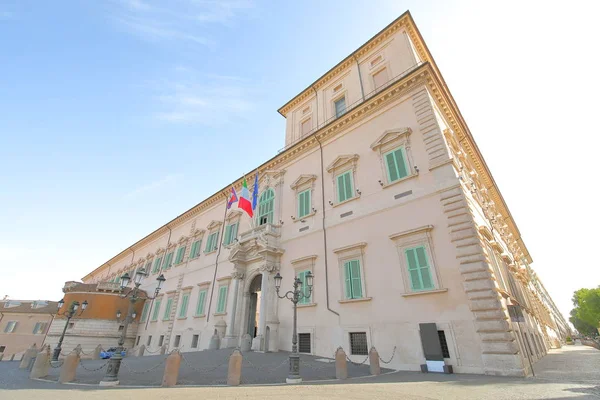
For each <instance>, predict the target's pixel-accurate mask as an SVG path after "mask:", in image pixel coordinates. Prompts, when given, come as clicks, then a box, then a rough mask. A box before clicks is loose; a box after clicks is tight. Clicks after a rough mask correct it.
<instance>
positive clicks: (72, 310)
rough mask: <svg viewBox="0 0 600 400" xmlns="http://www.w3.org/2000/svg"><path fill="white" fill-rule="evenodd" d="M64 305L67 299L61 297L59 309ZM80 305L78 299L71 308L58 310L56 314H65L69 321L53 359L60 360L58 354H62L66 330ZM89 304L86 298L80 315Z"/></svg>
mask: <svg viewBox="0 0 600 400" xmlns="http://www.w3.org/2000/svg"><path fill="white" fill-rule="evenodd" d="M64 305H65V299H61V300H60V301H59V302H58V309H59V310H60V309H61V308H62V307H63V306H64ZM79 305H80V304H79V302H78V301H73V302H72V303H71V305H70V306H69V308H68V309H67V310H65V311H63V312H62V314H61V312H60V311H57V312H56V315H65V316H66V317H67V322H66V323H65V327H64V328H63V331H62V334H61V335H60V339H58V345H56V348H55V349H54V353H52V361H58V356H59V355H60V351H61V350H62V342H63V339H64V338H65V332H66V331H67V327H68V326H69V321H71V318H73V317H74V316H75V314H77V309H78V308H79ZM87 305H88V302H87V300H84V301H83V303H81V310H80V311H79V314H78V315H81V314H82V313H83V312H84V311H85V309H86V308H87Z"/></svg>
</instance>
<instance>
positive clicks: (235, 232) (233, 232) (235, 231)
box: [231, 222, 240, 242]
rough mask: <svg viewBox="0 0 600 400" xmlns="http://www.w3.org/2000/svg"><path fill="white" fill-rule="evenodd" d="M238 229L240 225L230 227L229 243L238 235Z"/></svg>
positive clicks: (237, 223)
mask: <svg viewBox="0 0 600 400" xmlns="http://www.w3.org/2000/svg"><path fill="white" fill-rule="evenodd" d="M239 227H240V223H239V222H236V223H235V224H233V226H232V227H231V242H233V241H234V240H235V239H236V238H237V235H238V228H239Z"/></svg>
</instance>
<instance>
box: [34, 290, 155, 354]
mask: <svg viewBox="0 0 600 400" xmlns="http://www.w3.org/2000/svg"><path fill="white" fill-rule="evenodd" d="M120 288H121V286H120V285H119V284H118V283H115V282H102V283H98V284H85V283H81V282H73V281H71V282H66V283H65V286H64V287H63V292H64V294H65V296H64V299H63V300H64V302H65V303H64V305H63V306H62V308H61V310H60V312H59V314H58V315H56V318H55V319H54V321H52V324H51V325H50V328H49V329H48V334H47V336H46V340H45V342H44V344H49V345H50V347H51V348H52V349H54V348H55V347H56V345H57V344H58V341H59V339H60V336H61V334H62V332H63V329H64V328H65V324H66V323H67V318H66V316H65V315H64V313H65V312H66V311H67V310H68V309H69V307H70V305H71V304H72V303H73V302H74V301H77V302H79V304H81V303H83V302H84V301H87V303H88V306H87V308H86V309H85V311H83V310H82V309H81V307H80V308H79V309H78V310H77V311H76V312H75V314H74V315H73V317H72V318H71V320H70V321H69V325H67V327H66V331H65V338H64V339H63V343H62V349H63V351H62V354H67V353H69V352H70V351H71V350H73V349H74V348H75V347H76V346H77V345H78V344H79V345H81V348H82V351H83V352H84V354H83V356H84V357H85V356H86V355H90V356H91V354H92V352H93V351H94V349H95V348H96V346H98V345H100V346H102V348H104V349H108V348H110V347H115V346H117V343H118V341H119V338H120V337H121V333H122V331H123V328H124V325H123V320H124V319H125V316H126V315H127V309H128V307H129V300H127V299H124V298H121V297H120V296H119V295H120V294H121V292H120ZM140 296H141V299H140V300H139V301H138V302H137V303H136V304H135V307H134V310H135V311H136V312H137V315H136V318H134V320H133V322H132V323H130V324H129V329H128V336H127V337H126V338H125V345H124V346H125V348H132V347H133V341H134V338H135V332H136V331H137V329H138V326H137V325H138V321H139V315H140V314H141V309H142V307H143V306H144V301H145V300H144V299H145V298H146V292H144V291H141V294H140ZM54 304H56V303H54ZM55 309H56V306H55ZM118 311H120V312H121V318H120V319H118V318H117V312H118Z"/></svg>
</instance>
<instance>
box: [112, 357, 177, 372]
mask: <svg viewBox="0 0 600 400" xmlns="http://www.w3.org/2000/svg"><path fill="white" fill-rule="evenodd" d="M166 360H167V357H165V358H163V359H162V360H160V362H159V363H158V364H156V365H154V366H152V367H150V368H148V369H146V370H144V371H134V370H133V369H131V367H130V366H129V365H127V363H126V362H124V361H122V362H121V366H124V367H125V368H127V370H128V371H129V372H131V373H132V374H137V375H141V374H145V373H147V372H150V371H153V370H155V369H156V368H158V367H160V366H161V365H162V364H163V363H164V362H165V361H166Z"/></svg>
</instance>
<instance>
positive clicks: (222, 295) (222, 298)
mask: <svg viewBox="0 0 600 400" xmlns="http://www.w3.org/2000/svg"><path fill="white" fill-rule="evenodd" d="M226 302H227V286H221V287H220V288H219V300H218V301H217V313H224V312H225V305H226Z"/></svg>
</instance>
